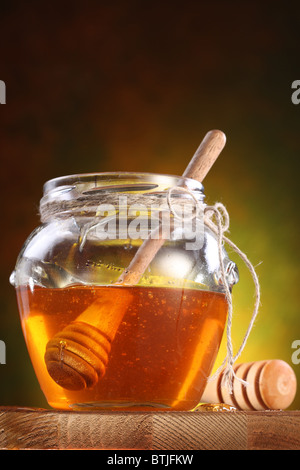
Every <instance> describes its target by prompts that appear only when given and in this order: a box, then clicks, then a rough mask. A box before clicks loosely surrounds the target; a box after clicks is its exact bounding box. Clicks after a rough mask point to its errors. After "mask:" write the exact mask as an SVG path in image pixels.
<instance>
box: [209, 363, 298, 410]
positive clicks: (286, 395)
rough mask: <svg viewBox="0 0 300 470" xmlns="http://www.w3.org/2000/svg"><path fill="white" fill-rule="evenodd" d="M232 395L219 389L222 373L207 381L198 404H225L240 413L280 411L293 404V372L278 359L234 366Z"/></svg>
mask: <svg viewBox="0 0 300 470" xmlns="http://www.w3.org/2000/svg"><path fill="white" fill-rule="evenodd" d="M233 368H234V372H235V374H236V377H238V378H240V379H242V380H244V381H245V382H247V384H248V385H244V384H243V383H242V382H240V381H239V380H237V378H236V377H234V378H233V382H232V386H233V389H232V393H231V394H230V393H229V392H228V390H227V388H226V387H224V386H222V376H223V371H221V372H220V374H218V376H217V377H216V378H215V379H214V380H212V381H208V382H207V385H206V388H205V390H204V393H203V395H202V397H201V402H204V403H225V404H227V405H231V406H233V407H235V408H236V409H239V410H245V411H246V410H257V411H259V410H280V409H286V408H288V407H289V406H290V405H291V403H292V402H293V400H294V398H295V395H296V390H297V380H296V376H295V373H294V371H293V369H292V368H291V367H290V365H289V364H287V363H286V362H285V361H282V360H279V359H272V360H265V361H257V362H246V363H241V364H236V365H235V366H234V367H233Z"/></svg>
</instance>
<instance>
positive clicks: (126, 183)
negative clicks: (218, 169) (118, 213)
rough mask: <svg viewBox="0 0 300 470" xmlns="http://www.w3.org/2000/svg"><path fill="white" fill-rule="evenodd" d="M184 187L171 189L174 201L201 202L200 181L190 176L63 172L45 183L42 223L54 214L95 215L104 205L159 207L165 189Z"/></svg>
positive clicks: (64, 216)
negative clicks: (175, 188)
mask: <svg viewBox="0 0 300 470" xmlns="http://www.w3.org/2000/svg"><path fill="white" fill-rule="evenodd" d="M174 187H183V188H184V189H185V191H182V192H181V191H176V193H175V192H172V198H174V199H173V200H175V201H176V203H177V204H195V200H196V201H199V202H203V200H204V193H203V185H202V184H201V183H199V182H198V181H196V180H193V179H190V178H182V177H179V176H172V175H160V174H154V173H126V172H121V173H89V174H81V175H71V176H63V177H59V178H55V179H52V180H49V181H47V182H46V184H45V185H44V193H43V197H42V199H41V201H40V217H41V221H42V223H47V222H50V221H51V220H53V219H55V218H63V219H65V218H68V217H72V216H73V217H94V216H95V214H97V212H98V211H99V206H101V207H102V208H103V207H105V205H107V206H111V207H115V208H116V210H120V209H121V208H124V205H126V207H127V208H128V207H131V206H133V205H134V206H137V205H140V206H141V207H145V208H150V207H151V208H153V207H156V206H157V207H158V208H159V207H160V206H161V205H163V204H165V203H166V201H167V195H168V191H169V190H170V189H172V188H174Z"/></svg>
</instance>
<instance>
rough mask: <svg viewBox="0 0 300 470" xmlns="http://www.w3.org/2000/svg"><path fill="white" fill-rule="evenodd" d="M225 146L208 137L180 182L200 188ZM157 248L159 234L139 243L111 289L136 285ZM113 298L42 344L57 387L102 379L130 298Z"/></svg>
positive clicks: (218, 135) (215, 135)
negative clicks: (187, 180) (197, 184)
mask: <svg viewBox="0 0 300 470" xmlns="http://www.w3.org/2000/svg"><path fill="white" fill-rule="evenodd" d="M225 143H226V137H225V135H224V133H223V132H221V131H218V130H213V131H210V132H208V133H207V134H206V136H205V137H204V139H203V141H202V142H201V144H200V146H199V148H198V149H197V151H196V152H195V154H194V156H193V158H192V160H191V161H190V163H189V165H188V166H187V168H186V170H185V172H184V173H183V175H182V176H183V178H193V179H195V180H197V181H199V182H202V181H203V179H204V178H205V176H206V174H207V173H208V171H209V170H210V168H211V166H212V165H213V164H214V162H215V160H216V159H217V157H218V156H219V154H220V153H221V151H222V150H223V148H224V145H225ZM183 184H184V183H183ZM163 243H164V238H163V234H161V233H160V237H158V238H157V237H151V238H148V239H147V240H145V241H144V242H143V244H142V245H141V247H140V248H139V249H138V250H137V252H136V254H135V256H134V257H133V259H132V261H131V263H130V265H129V266H128V268H127V269H125V270H124V272H123V273H122V275H121V276H120V278H119V279H118V281H117V282H116V284H115V287H118V286H122V285H126V286H133V285H136V284H137V283H138V282H139V280H140V278H141V276H142V275H143V274H144V272H145V270H146V268H147V267H148V265H149V264H150V262H151V261H152V259H153V258H154V256H155V254H156V253H157V252H158V250H159V249H160V247H161V246H162V245H163ZM115 294H116V295H115V297H114V299H113V301H112V298H111V296H110V297H109V298H107V299H105V298H103V296H102V297H101V298H100V299H99V300H97V301H95V302H93V303H92V304H91V305H90V306H89V307H88V308H87V309H86V310H85V311H84V312H83V313H82V314H81V315H79V316H78V317H77V319H76V320H75V321H73V322H72V323H70V324H69V325H67V326H66V327H65V328H64V329H63V330H62V331H60V332H59V333H57V334H56V335H55V336H54V337H53V338H52V339H51V340H50V341H49V342H48V343H47V345H46V352H45V356H44V360H45V364H46V367H47V370H48V373H49V374H50V376H51V377H52V378H53V380H54V381H55V382H56V383H57V384H59V385H60V386H61V387H63V388H65V389H68V390H74V391H75V390H82V389H84V388H91V387H93V386H94V385H96V383H97V382H98V380H99V379H100V378H101V377H102V376H103V375H104V374H105V370H106V365H107V362H108V359H109V352H110V349H111V343H112V341H113V340H114V337H115V335H116V332H117V330H118V328H119V325H120V323H121V322H122V319H123V317H124V314H125V312H126V310H127V308H128V307H129V305H130V303H131V300H132V297H131V295H130V292H128V290H126V292H122V288H121V287H120V289H116V291H115Z"/></svg>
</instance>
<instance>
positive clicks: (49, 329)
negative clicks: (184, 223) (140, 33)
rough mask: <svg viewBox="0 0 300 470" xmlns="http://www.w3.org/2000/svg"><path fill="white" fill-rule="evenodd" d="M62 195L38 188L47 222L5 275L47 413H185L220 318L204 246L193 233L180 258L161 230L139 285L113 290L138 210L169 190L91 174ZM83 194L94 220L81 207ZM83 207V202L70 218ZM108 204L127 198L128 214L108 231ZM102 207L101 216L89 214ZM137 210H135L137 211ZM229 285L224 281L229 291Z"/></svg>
mask: <svg viewBox="0 0 300 470" xmlns="http://www.w3.org/2000/svg"><path fill="white" fill-rule="evenodd" d="M95 176H96V185H95V184H94V183H93V184H92V182H93V181H95ZM120 181H121V182H120ZM191 181H192V180H191ZM191 181H189V182H186V185H187V186H188V185H189V184H190V185H192V188H191V189H190V190H191V191H192V192H193V194H197V196H199V195H200V193H201V194H202V188H200V186H201V185H199V183H197V182H191ZM62 183H63V184H62ZM67 183H68V184H66V181H65V180H63V181H55V183H54V187H53V186H51V184H50V187H49V185H48V187H47V186H46V188H45V196H44V198H46V204H48V205H49V207H50V206H51V208H53V206H55V210H54V214H53V213H51V208H50V216H49V217H48V219H47V220H45V221H44V223H43V224H42V225H41V226H40V227H38V229H36V231H35V232H34V233H33V234H32V235H31V236H30V237H29V238H28V240H27V242H26V243H25V245H24V247H23V250H22V252H21V253H20V255H19V258H18V261H17V263H16V267H15V271H14V275H13V283H14V285H15V287H16V292H17V300H18V306H19V312H20V318H21V323H22V328H23V332H24V337H25V340H26V344H27V348H28V351H29V354H30V357H31V360H32V364H33V367H34V369H35V372H36V375H37V378H38V380H39V383H40V386H41V388H42V391H43V392H44V394H45V396H46V399H47V401H48V403H49V405H50V406H52V407H54V408H58V409H75V410H81V409H108V410H111V409H113V410H169V411H170V410H192V409H194V408H195V407H196V406H197V404H198V403H199V401H200V399H201V395H202V393H203V390H204V387H205V383H206V379H207V377H208V375H209V374H210V372H211V370H212V367H213V364H214V361H215V358H216V355H217V352H218V349H219V346H220V343H221V339H222V335H223V330H224V326H225V323H226V316H227V302H226V299H225V295H224V289H223V285H222V283H221V282H220V276H219V271H220V263H219V259H218V246H217V241H216V238H215V236H214V234H213V233H212V232H211V231H210V230H209V229H207V228H205V229H204V230H203V239H202V242H201V244H200V245H201V246H199V247H197V249H191V246H192V245H191V243H190V242H191V240H190V238H189V239H187V238H188V237H187V236H185V235H186V234H185V231H184V230H181V231H180V230H178V226H177V228H176V230H177V232H176V230H174V226H171V229H170V237H169V239H165V240H164V243H163V244H162V246H161V247H160V249H159V250H158V251H157V253H156V254H155V256H154V257H153V259H151V262H150V263H149V265H148V266H147V268H146V270H145V271H144V272H143V273H142V275H141V277H140V278H139V280H138V281H137V282H136V283H134V284H126V283H122V282H118V281H119V279H120V276H122V273H124V270H125V269H126V268H127V267H128V266H129V265H130V263H131V262H132V259H133V258H134V257H135V255H136V254H137V253H138V252H139V249H140V247H141V246H142V245H143V243H144V242H145V240H144V239H145V236H143V237H142V236H141V232H142V230H141V227H142V225H143V221H145V220H148V216H149V206H150V203H149V201H150V199H149V198H151V204H152V205H153V201H156V202H157V201H158V199H159V198H160V197H161V195H162V194H165V192H166V190H167V188H169V187H172V186H174V185H176V184H177V180H176V178H174V177H166V176H159V175H145V174H143V175H139V174H138V175H132V174H131V175H128V174H126V175H125V174H119V175H118V176H116V175H107V174H102V175H101V174H98V175H94V176H92V175H81V176H78V177H76V176H74V177H70V178H69V179H68V180H67ZM181 183H182V182H181ZM193 184H194V185H195V187H194V186H193ZM95 188H96V189H95ZM197 191H199V192H198V193H197ZM91 194H92V198H94V199H95V195H96V199H97V201H98V205H97V208H96V210H95V207H94V205H92V204H91V205H89V204H86V203H87V201H90V199H91V197H90V195H91ZM83 195H84V197H86V198H87V199H86V200H85V202H84V205H83V206H82V207H78V204H79V206H80V204H81V202H82V197H83ZM120 196H122V199H121V201H122V204H124V196H126V197H127V198H128V199H127V200H126V202H127V203H128V207H127V208H126V218H125V217H124V218H123V219H122V220H121V219H118V220H117V222H116V217H115V216H116V214H117V215H120V214H121V212H122V211H121V210H120ZM199 197H200V196H199ZM132 198H133V199H132ZM157 198H158V199H157ZM103 200H105V203H106V206H105V207H104V209H106V210H105V211H104V212H102V213H101V214H100V212H101V211H100V210H99V202H101V201H103ZM139 200H142V201H143V206H142V209H141V207H138V210H137V206H136V203H137V201H139ZM57 201H59V204H58V205H55V204H56V203H57ZM116 201H117V210H116V211H115V212H114V213H113V214H112V213H110V211H111V210H112V206H113V207H116ZM132 201H133V202H134V204H135V210H133V209H132V205H130V202H132ZM147 201H148V203H147ZM44 202H45V199H44ZM108 202H109V205H107V203H108ZM112 202H114V204H111V203H112ZM87 207H88V208H87ZM145 207H146V210H145ZM122 208H123V209H124V207H123V206H122ZM143 210H144V213H143ZM123 214H125V212H124V210H123ZM48 215H49V212H48ZM155 220H156V221H157V220H158V219H157V218H156V219H155ZM160 220H161V219H160ZM150 225H151V224H149V223H148V224H147V230H151V227H150ZM116 227H117V228H118V230H117V232H116ZM130 227H131V232H130V231H129V230H128V229H129V228H130ZM121 228H122V236H121V235H120V229H121ZM124 229H125V232H124ZM112 232H114V233H112ZM175 232H176V233H177V234H175ZM179 232H180V234H181V236H179V235H178V233H179ZM110 234H112V236H110ZM116 234H117V235H116ZM124 234H125V235H124ZM138 235H140V236H138ZM188 242H189V243H188ZM223 257H224V263H225V265H226V266H229V265H230V263H231V264H232V262H231V261H230V260H229V259H228V256H227V254H226V252H225V251H224V250H223ZM232 272H233V271H232V270H231V273H232ZM234 272H236V271H234ZM236 281H237V277H236V276H235V277H234V278H233V280H232V281H231V282H232V284H234V283H235V282H236ZM99 331H101V338H100V336H99ZM99 338H100V339H99ZM79 357H80V359H78V358H79Z"/></svg>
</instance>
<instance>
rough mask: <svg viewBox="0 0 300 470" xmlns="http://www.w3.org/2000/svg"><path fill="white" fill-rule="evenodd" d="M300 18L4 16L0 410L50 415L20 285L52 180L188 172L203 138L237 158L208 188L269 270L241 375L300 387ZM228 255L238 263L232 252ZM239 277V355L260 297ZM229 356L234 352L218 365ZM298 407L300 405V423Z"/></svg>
mask: <svg viewBox="0 0 300 470" xmlns="http://www.w3.org/2000/svg"><path fill="white" fill-rule="evenodd" d="M299 28H300V21H299V9H295V8H292V7H291V6H289V3H288V2H269V1H264V2H258V1H248V0H247V1H243V2H237V1H204V2H201V1H189V0H187V1H172V2H171V1H165V2H162V1H161V2H158V1H141V0H140V1H137V0H136V1H134V0H129V1H127V2H124V1H123V2H121V1H114V2H104V1H87V2H79V1H73V2H56V3H53V2H37V1H31V2H29V3H28V2H21V1H10V2H9V1H2V2H1V5H0V79H1V80H4V81H5V83H6V87H7V104H6V105H2V106H1V107H0V158H1V185H0V189H1V209H2V210H1V244H0V249H1V258H0V259H1V263H0V276H1V279H0V280H1V282H0V302H1V309H0V339H1V340H2V341H4V342H5V345H6V364H0V405H18V406H34V407H45V408H47V407H48V405H47V403H46V402H45V399H44V396H43V394H42V392H41V390H40V388H39V385H38V383H37V380H36V378H35V375H34V372H33V369H32V366H31V363H30V359H29V357H28V354H27V350H26V347H25V343H24V339H23V335H22V331H21V327H20V322H19V317H18V311H17V304H16V299H15V292H14V288H13V287H12V286H10V284H9V275H10V273H11V272H12V270H13V268H14V263H15V261H16V258H17V255H18V253H19V251H20V249H21V247H22V245H23V243H24V241H25V240H26V238H27V237H28V235H29V234H30V232H31V231H32V230H33V229H34V228H35V227H36V226H37V225H38V224H39V217H38V205H39V200H40V198H41V195H42V186H43V184H44V182H45V181H47V180H48V179H50V178H53V177H55V176H60V175H65V174H73V173H77V172H78V173H82V172H93V171H121V170H126V171H127V170H128V171H129V170H130V171H148V172H158V173H171V174H178V175H179V174H181V173H182V172H183V170H184V169H185V167H186V165H187V163H188V161H189V159H190V158H191V156H192V155H193V153H194V151H195V150H196V148H197V147H198V145H199V143H200V141H201V140H202V138H203V137H204V135H205V133H206V132H207V131H208V130H210V129H214V128H219V129H221V130H223V131H224V132H225V134H226V135H227V145H226V148H225V149H224V151H223V152H222V155H221V157H220V159H219V160H218V162H217V163H216V164H215V166H214V168H213V169H212V170H211V173H210V174H209V175H208V176H207V178H206V180H205V182H204V185H205V193H206V200H207V202H208V203H214V202H216V201H221V202H222V203H224V204H225V205H226V207H227V209H228V211H229V214H230V218H231V227H230V237H231V238H232V240H233V241H234V242H235V243H236V244H238V246H239V247H240V248H241V250H243V251H245V252H246V253H247V255H248V257H249V258H250V260H251V261H252V263H253V264H254V265H255V266H256V267H257V273H258V276H259V279H260V283H261V290H262V303H261V308H260V312H259V316H258V318H257V321H256V323H255V327H254V329H253V331H252V333H251V336H250V338H249V340H248V343H247V346H246V348H245V351H244V353H243V355H242V357H241V360H243V361H252V360H261V359H273V358H280V359H283V360H285V361H287V362H288V363H289V364H290V365H291V366H292V367H293V369H294V371H295V373H296V375H297V377H298V381H299V380H300V364H299V365H296V364H293V363H292V360H291V356H292V353H293V352H294V350H293V349H292V347H291V345H292V342H293V341H294V340H297V339H300V321H299V286H298V281H299V279H300V276H299V274H300V273H299V245H298V237H299V209H298V208H299V187H298V186H299V157H300V129H299V123H300V105H298V106H297V105H294V104H293V103H292V101H291V95H292V89H291V84H292V82H293V81H294V80H296V79H300V71H299V46H300V36H299V34H300V33H299V30H300V29H299ZM229 253H230V254H231V252H230V250H229ZM231 255H232V258H233V259H234V260H235V261H236V262H237V263H238V265H239V268H240V275H241V280H240V282H239V284H238V286H236V289H235V290H234V296H233V300H234V321H233V332H232V335H233V346H234V349H235V351H237V349H238V347H239V345H240V343H241V341H242V338H243V335H244V333H245V331H246V328H247V325H248V322H249V320H250V317H251V314H252V308H253V303H254V288H253V283H252V279H251V277H250V275H249V274H248V272H247V271H246V269H245V268H244V267H243V266H242V264H241V262H240V261H239V260H238V259H237V258H236V257H235V256H234V255H233V254H231ZM224 354H225V350H224V345H223V346H222V348H221V351H220V355H219V356H218V359H217V364H216V365H218V364H219V363H220V362H221V360H222V359H223V356H224ZM299 406H300V391H299V392H298V394H297V396H296V399H295V401H294V403H293V405H292V407H291V408H292V409H298V408H299Z"/></svg>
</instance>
